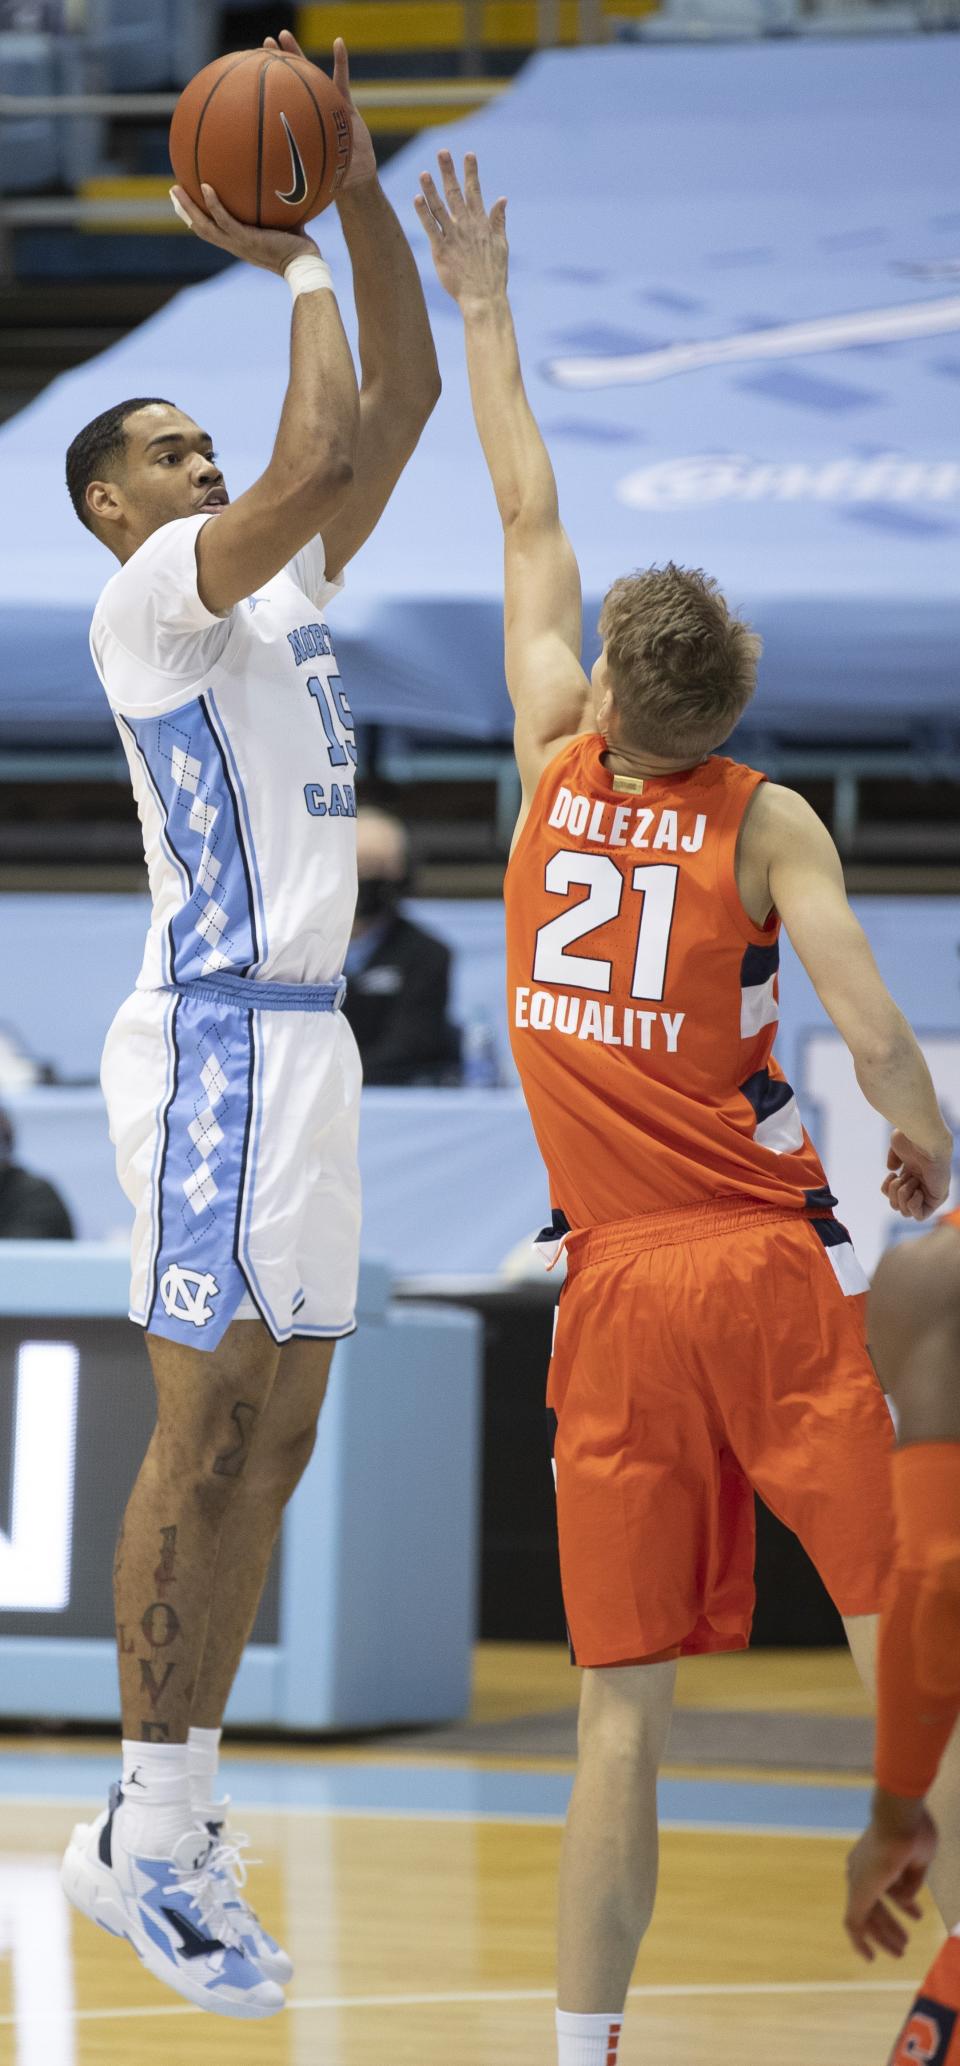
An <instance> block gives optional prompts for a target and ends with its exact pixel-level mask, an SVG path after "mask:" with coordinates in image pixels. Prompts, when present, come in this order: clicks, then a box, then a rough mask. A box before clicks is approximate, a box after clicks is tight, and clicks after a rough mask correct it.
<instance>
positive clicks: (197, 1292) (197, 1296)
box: [160, 1263, 220, 1327]
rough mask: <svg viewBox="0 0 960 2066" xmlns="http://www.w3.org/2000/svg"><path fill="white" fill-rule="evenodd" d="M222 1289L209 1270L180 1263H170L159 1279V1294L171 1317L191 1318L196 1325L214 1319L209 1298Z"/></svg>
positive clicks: (199, 1325)
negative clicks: (185, 1268)
mask: <svg viewBox="0 0 960 2066" xmlns="http://www.w3.org/2000/svg"><path fill="white" fill-rule="evenodd" d="M219 1290H220V1286H219V1284H218V1283H217V1280H216V1278H215V1277H214V1276H212V1275H211V1273H210V1271H209V1270H204V1271H200V1270H184V1269H182V1268H181V1266H180V1264H179V1263H171V1264H170V1268H169V1270H165V1271H164V1273H163V1276H162V1278H161V1280H160V1296H161V1298H162V1300H163V1310H164V1312H165V1313H166V1314H167V1316H168V1318H169V1319H171V1320H189V1321H191V1322H192V1324H193V1326H194V1327H205V1326H206V1324H207V1321H208V1320H212V1319H213V1309H212V1307H211V1306H210V1305H208V1303H207V1301H208V1299H211V1298H216V1297H217V1294H218V1292H219Z"/></svg>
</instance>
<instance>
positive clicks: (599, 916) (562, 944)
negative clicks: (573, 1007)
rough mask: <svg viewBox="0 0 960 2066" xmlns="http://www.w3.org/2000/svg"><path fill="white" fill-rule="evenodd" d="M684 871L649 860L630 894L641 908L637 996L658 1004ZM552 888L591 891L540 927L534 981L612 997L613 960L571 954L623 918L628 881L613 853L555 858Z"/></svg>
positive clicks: (556, 892)
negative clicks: (580, 943) (602, 928)
mask: <svg viewBox="0 0 960 2066" xmlns="http://www.w3.org/2000/svg"><path fill="white" fill-rule="evenodd" d="M679 873H680V870H679V868H677V867H676V866H673V865H670V864H669V863H666V862H646V863H641V864H640V866H638V867H636V868H634V871H633V881H632V885H631V888H630V890H629V891H628V896H634V897H635V898H636V901H637V905H638V909H637V927H636V949H635V955H634V964H633V981H632V983H631V986H630V995H631V997H639V998H645V999H648V1000H650V1001H652V1002H654V1003H661V1002H662V1000H663V994H664V988H665V985H666V979H667V956H668V954H669V952H670V932H671V928H672V925H673V911H674V905H675V903H676V899H677V877H678V876H679ZM546 887H547V889H548V890H549V891H550V893H551V895H553V896H556V897H564V896H567V895H568V894H569V891H570V890H571V889H574V888H576V889H580V888H585V889H586V891H587V895H586V897H581V898H580V899H579V900H578V902H577V903H576V904H574V905H573V907H572V909H569V910H567V911H561V912H560V913H559V915H558V917H556V918H550V919H548V920H547V923H546V925H542V926H541V927H540V929H539V931H538V933H537V944H536V951H535V954H534V959H533V980H534V982H535V983H557V984H561V985H563V986H565V987H566V988H569V989H572V990H595V991H596V990H598V991H601V992H602V993H603V994H604V995H607V994H609V991H610V988H611V985H612V982H613V963H612V961H608V960H604V959H603V958H601V957H598V956H596V955H592V954H590V955H588V954H571V953H569V952H568V951H567V950H568V949H569V948H570V947H572V946H574V944H575V943H576V942H577V941H578V940H583V939H585V938H586V936H587V934H588V933H593V932H596V931H597V929H598V927H600V926H602V925H609V924H610V922H611V920H612V919H614V918H619V916H620V908H621V905H622V903H623V893H624V889H625V888H626V881H625V878H624V876H623V875H622V874H621V872H620V869H619V868H618V867H617V864H616V862H615V861H612V860H611V859H610V856H609V855H608V854H584V853H575V852H570V851H564V852H562V853H559V854H554V855H553V858H552V860H550V861H548V863H547V870H546ZM628 908H629V907H628Z"/></svg>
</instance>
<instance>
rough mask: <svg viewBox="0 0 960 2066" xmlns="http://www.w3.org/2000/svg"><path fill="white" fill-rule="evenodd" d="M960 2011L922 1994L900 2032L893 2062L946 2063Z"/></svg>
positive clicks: (905, 2065) (895, 2064)
mask: <svg viewBox="0 0 960 2066" xmlns="http://www.w3.org/2000/svg"><path fill="white" fill-rule="evenodd" d="M956 2021H957V2011H956V2009H948V2008H947V2007H946V2006H945V2004H944V2003H943V2002H942V2001H928V2000H927V1998H926V1996H924V1995H922V1994H920V1995H918V1996H917V1999H916V2001H915V2002H914V2004H913V2007H912V2009H911V2011H910V2014H909V2016H908V2017H907V2021H906V2024H905V2026H904V2028H903V2030H902V2031H901V2033H900V2037H899V2039H898V2042H897V2046H896V2050H895V2051H894V2054H893V2057H892V2059H891V2061H890V2066H910V2062H919V2061H922V2062H923V2066H945V2061H946V2057H947V2048H948V2046H949V2043H950V2039H951V2037H952V2036H953V2032H954V2029H955V2027H956Z"/></svg>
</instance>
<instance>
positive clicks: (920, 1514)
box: [845, 1225, 960, 1957]
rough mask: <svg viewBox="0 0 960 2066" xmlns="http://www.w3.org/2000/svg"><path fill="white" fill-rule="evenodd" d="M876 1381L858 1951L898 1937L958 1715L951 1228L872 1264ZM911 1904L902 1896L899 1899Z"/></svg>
mask: <svg viewBox="0 0 960 2066" xmlns="http://www.w3.org/2000/svg"><path fill="white" fill-rule="evenodd" d="M869 1335H870V1343H871V1348H872V1350H873V1355H874V1360H875V1362H876V1365H877V1372H878V1375H879V1377H880V1379H881V1381H882V1383H883V1384H884V1385H885V1386H886V1388H887V1390H888V1391H889V1393H890V1395H891V1397H892V1398H893V1400H894V1403H895V1405H896V1408H897V1418H898V1426H899V1446H898V1448H897V1450H896V1453H895V1455H894V1459H893V1497H894V1511H895V1516H896V1563H895V1567H894V1571H893V1574H892V1577H891V1580H890V1584H889V1587H888V1589H887V1593H886V1597H885V1599H884V1603H883V1612H882V1615H881V1619H880V1632H879V1639H878V1656H877V1744H876V1762H875V1772H876V1788H875V1791H874V1796H873V1805H872V1812H871V1817H870V1823H869V1825H868V1828H867V1829H866V1831H865V1833H864V1835H863V1836H862V1837H861V1839H860V1842H859V1843H858V1844H857V1845H856V1846H855V1848H854V1850H853V1851H852V1852H851V1854H850V1857H849V1859H848V1862H847V1878H848V1893H847V1910H846V1916H845V1923H846V1927H847V1931H848V1933H849V1935H850V1937H851V1939H852V1941H853V1943H854V1944H855V1946H856V1948H857V1950H858V1951H860V1952H861V1953H862V1954H863V1955H864V1956H865V1957H870V1956H871V1951H872V1946H871V1940H872V1941H873V1943H879V1944H881V1945H883V1946H884V1948H886V1949H890V1948H893V1949H898V1948H899V1946H898V1945H897V1944H894V1945H893V1946H891V1944H890V1942H889V1935H890V1930H891V1926H892V1927H893V1929H894V1930H895V1931H899V1932H900V1934H901V1936H902V1934H903V1931H902V1925H901V1924H900V1923H899V1922H898V1921H897V1919H896V1918H894V1917H893V1916H892V1915H891V1912H890V1909H889V1906H888V1905H887V1904H888V1903H889V1901H893V1902H895V1903H896V1905H897V1906H899V1907H900V1908H903V1909H905V1910H906V1913H907V1914H908V1915H915V1914H916V1913H917V1910H916V1908H915V1906H913V1905H911V1900H912V1901H914V1902H915V1898H916V1894H917V1891H918V1889H919V1887H920V1884H921V1882H922V1880H923V1877H924V1873H925V1870H926V1868H927V1866H928V1865H929V1863H930V1860H931V1859H932V1857H933V1854H934V1850H935V1847H936V1831H935V1829H934V1825H933V1823H932V1821H931V1818H930V1815H929V1814H928V1812H927V1810H926V1807H925V1805H924V1801H925V1796H926V1795H927V1793H928V1792H929V1790H930V1788H931V1787H932V1785H933V1782H934V1780H935V1778H936V1774H937V1770H938V1767H939V1764H940V1760H941V1758H942V1756H943V1753H944V1751H945V1749H946V1746H947V1744H948V1742H949V1740H950V1737H951V1735H952V1733H953V1730H954V1728H955V1726H956V1722H957V1717H958V1715H960V1229H958V1228H957V1227H956V1226H952V1225H944V1226H941V1227H937V1228H936V1229H935V1230H934V1231H933V1232H932V1233H930V1234H927V1235H926V1236H925V1237H924V1239H923V1240H922V1241H917V1242H906V1243H900V1244H898V1246H897V1247H896V1248H892V1249H888V1250H887V1253H886V1254H885V1256H884V1257H883V1258H882V1260H881V1263H880V1265H879V1268H878V1270H877V1274H876V1277H875V1279H874V1283H873V1289H872V1291H871V1294H870V1309H869ZM905 1892H906V1893H907V1894H908V1896H909V1897H910V1900H906V1901H905V1900H904V1898H903V1896H904V1893H905Z"/></svg>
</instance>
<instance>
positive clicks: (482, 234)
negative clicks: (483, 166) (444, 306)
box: [414, 151, 508, 308]
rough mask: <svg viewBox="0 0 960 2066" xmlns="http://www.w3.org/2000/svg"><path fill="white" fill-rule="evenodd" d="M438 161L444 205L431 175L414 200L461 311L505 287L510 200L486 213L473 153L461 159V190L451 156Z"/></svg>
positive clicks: (443, 154)
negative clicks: (507, 220)
mask: <svg viewBox="0 0 960 2066" xmlns="http://www.w3.org/2000/svg"><path fill="white" fill-rule="evenodd" d="M437 162H438V164H439V166H440V177H441V179H442V181H443V191H444V195H445V197H446V199H445V201H443V200H441V198H440V194H439V192H438V190H437V186H436V182H435V180H434V179H433V178H432V176H431V174H430V173H429V172H422V173H421V174H420V185H421V188H422V190H423V191H422V192H421V193H420V194H418V196H417V199H416V201H415V202H414V207H415V208H416V211H417V215H418V216H419V219H420V221H421V223H422V224H423V227H424V229H425V230H426V232H427V235H428V237H429V239H430V249H431V251H432V252H433V262H434V265H435V266H436V268H437V277H438V279H439V281H440V284H441V286H442V287H445V288H446V290H447V293H448V294H450V295H452V296H453V299H454V301H456V302H459V304H460V306H461V308H462V307H463V306H464V305H465V304H466V303H468V302H479V301H490V300H494V299H496V298H497V296H498V295H501V294H504V293H505V292H506V286H507V260H508V248H507V232H506V213H507V204H506V201H505V200H502V199H501V200H499V201H495V202H494V204H493V207H492V208H491V210H490V213H489V215H488V214H487V211H486V208H485V207H484V202H483V195H482V193H481V192H480V180H479V177H478V174H477V161H476V158H475V157H474V156H473V154H472V153H471V152H468V154H467V156H466V157H465V159H464V161H463V186H462V187H461V186H460V183H459V181H458V179H457V175H456V171H455V168H454V163H453V158H452V155H451V153H450V152H449V151H441V152H440V153H439V157H438V161H437Z"/></svg>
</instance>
